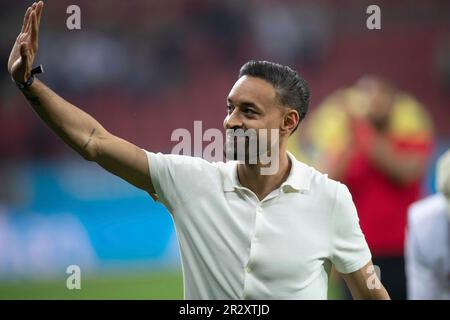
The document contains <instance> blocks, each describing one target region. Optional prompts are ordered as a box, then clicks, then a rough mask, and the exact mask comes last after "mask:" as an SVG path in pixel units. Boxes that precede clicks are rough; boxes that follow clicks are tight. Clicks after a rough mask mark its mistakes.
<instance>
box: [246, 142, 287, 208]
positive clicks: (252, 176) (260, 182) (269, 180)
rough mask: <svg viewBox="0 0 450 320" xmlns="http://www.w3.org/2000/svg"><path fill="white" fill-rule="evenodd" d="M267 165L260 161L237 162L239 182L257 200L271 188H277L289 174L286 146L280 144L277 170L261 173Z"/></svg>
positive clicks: (270, 190) (263, 196) (264, 195)
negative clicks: (272, 172)
mask: <svg viewBox="0 0 450 320" xmlns="http://www.w3.org/2000/svg"><path fill="white" fill-rule="evenodd" d="M269 165H270V164H269ZM269 165H262V164H260V163H258V164H244V163H240V164H238V168H237V173H238V179H239V182H240V183H241V185H242V186H243V187H246V188H248V189H250V190H251V191H253V192H254V193H255V194H256V196H257V197H258V199H259V200H262V199H264V198H265V197H266V196H267V195H268V194H269V193H271V192H272V191H273V190H275V189H277V188H279V187H280V186H281V184H282V183H283V182H284V181H286V179H287V177H288V176H289V172H290V171H291V166H292V164H291V163H290V160H289V157H288V155H287V152H286V148H282V147H281V146H280V153H279V155H278V170H277V171H276V172H275V173H274V174H270V175H264V174H261V170H262V168H264V167H267V166H269Z"/></svg>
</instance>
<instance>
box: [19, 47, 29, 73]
mask: <svg viewBox="0 0 450 320" xmlns="http://www.w3.org/2000/svg"><path fill="white" fill-rule="evenodd" d="M29 53H30V52H29V49H28V47H27V44H26V43H22V44H21V45H20V57H21V58H22V63H23V64H24V69H25V70H28V67H29V66H28V64H29V63H28V62H29Z"/></svg>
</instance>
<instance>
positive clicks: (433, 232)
mask: <svg viewBox="0 0 450 320" xmlns="http://www.w3.org/2000/svg"><path fill="white" fill-rule="evenodd" d="M436 182H437V183H436V185H437V190H438V193H436V194H434V195H431V196H429V197H426V198H425V199H422V200H420V201H417V202H415V203H413V204H412V205H411V207H410V208H409V214H408V238H407V241H406V249H405V258H406V279H407V289H408V299H413V300H415V299H435V300H437V299H443V300H449V299H450V150H448V151H447V152H446V153H444V154H443V155H442V156H441V157H440V158H439V159H438V162H437V166H436Z"/></svg>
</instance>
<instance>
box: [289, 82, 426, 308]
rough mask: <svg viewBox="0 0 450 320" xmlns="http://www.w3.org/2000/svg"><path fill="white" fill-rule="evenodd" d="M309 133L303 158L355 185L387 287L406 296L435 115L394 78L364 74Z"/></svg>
mask: <svg viewBox="0 0 450 320" xmlns="http://www.w3.org/2000/svg"><path fill="white" fill-rule="evenodd" d="M303 135H304V136H305V141H302V144H301V147H300V149H299V150H301V151H297V153H296V155H298V156H299V157H300V159H302V160H303V161H306V162H309V163H314V164H316V165H317V166H318V168H319V169H320V170H322V171H323V172H326V173H328V174H329V175H330V177H331V178H333V179H336V180H339V181H342V182H343V183H345V184H346V185H347V186H348V187H349V189H350V192H351V193H352V197H353V201H354V202H355V205H356V208H357V210H358V215H359V219H360V224H361V229H362V230H363V232H364V234H365V236H366V239H367V242H368V244H369V247H370V249H371V250H372V253H373V256H374V264H375V265H377V266H378V267H379V268H380V272H381V278H382V280H383V284H385V285H386V288H387V289H388V290H389V293H390V294H391V297H392V298H393V299H406V279H405V271H404V269H405V265H404V256H403V253H404V239H405V229H406V221H407V208H408V206H409V205H410V204H411V203H413V202H414V201H416V200H418V199H419V197H420V195H421V184H422V181H423V178H424V175H425V171H426V168H427V162H428V159H429V156H430V154H431V149H432V128H431V121H430V118H429V116H428V114H427V113H426V111H425V110H424V108H423V107H422V106H421V105H420V103H419V102H418V101H417V100H415V99H414V98H413V97H412V96H411V95H409V94H407V93H405V92H401V91H399V90H398V89H397V88H396V87H395V86H394V85H393V84H392V83H391V82H389V81H388V80H386V79H383V78H381V77H378V76H364V77H362V78H361V79H360V80H358V81H357V82H356V84H355V85H354V86H352V87H350V88H345V89H340V90H337V91H336V92H335V93H333V94H332V95H330V96H329V97H328V98H326V99H325V100H324V102H323V103H322V104H321V105H320V106H319V107H318V108H317V109H316V110H315V112H314V113H313V115H312V116H311V117H310V119H309V121H308V124H307V125H306V128H305V132H303ZM293 143H295V141H294V142H293ZM297 143H298V142H297ZM291 146H292V149H293V150H295V149H296V148H295V146H294V145H291ZM292 149H291V150H292ZM347 294H348V292H347Z"/></svg>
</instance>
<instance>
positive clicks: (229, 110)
mask: <svg viewBox="0 0 450 320" xmlns="http://www.w3.org/2000/svg"><path fill="white" fill-rule="evenodd" d="M233 110H234V107H233V106H230V105H227V113H231V112H233Z"/></svg>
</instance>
